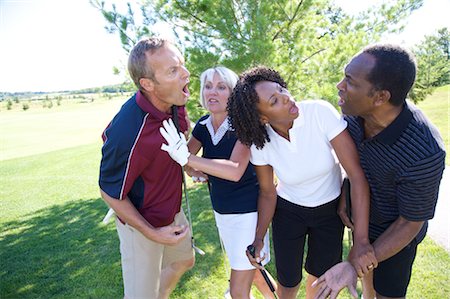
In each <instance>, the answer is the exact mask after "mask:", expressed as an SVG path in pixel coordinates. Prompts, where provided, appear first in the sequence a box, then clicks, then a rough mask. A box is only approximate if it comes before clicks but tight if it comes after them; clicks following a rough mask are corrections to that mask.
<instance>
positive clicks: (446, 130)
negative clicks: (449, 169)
mask: <svg viewBox="0 0 450 299" xmlns="http://www.w3.org/2000/svg"><path fill="white" fill-rule="evenodd" d="M417 106H418V107H420V108H421V109H422V110H423V111H424V112H425V114H426V115H427V116H428V117H429V118H430V120H431V121H432V122H433V123H434V124H435V125H436V127H437V128H438V129H439V132H440V133H441V135H442V138H443V139H444V143H445V149H446V152H447V156H446V158H445V164H446V165H450V155H449V153H450V151H449V150H450V139H449V136H450V124H449V117H450V85H446V86H442V87H439V88H437V89H436V90H435V92H434V93H433V94H432V95H430V96H428V97H427V98H426V99H425V100H424V101H422V102H419V103H418V105H417Z"/></svg>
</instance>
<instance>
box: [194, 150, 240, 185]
mask: <svg viewBox="0 0 450 299" xmlns="http://www.w3.org/2000/svg"><path fill="white" fill-rule="evenodd" d="M243 164H244V163H239V162H234V161H231V160H224V159H205V158H202V157H198V156H195V155H190V156H189V159H188V165H189V166H190V167H192V168H195V169H197V170H200V171H203V172H204V173H207V174H210V175H213V176H216V177H220V178H223V179H226V180H230V181H234V182H237V181H239V180H240V179H241V177H242V175H243V174H244V172H245V169H246V168H247V165H248V162H247V163H246V164H245V165H243Z"/></svg>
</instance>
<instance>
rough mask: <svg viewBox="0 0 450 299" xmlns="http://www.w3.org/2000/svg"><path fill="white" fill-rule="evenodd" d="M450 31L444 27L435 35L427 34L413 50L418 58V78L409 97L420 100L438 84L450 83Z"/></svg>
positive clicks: (416, 100)
mask: <svg viewBox="0 0 450 299" xmlns="http://www.w3.org/2000/svg"><path fill="white" fill-rule="evenodd" d="M449 49H450V32H449V30H448V29H447V28H442V29H439V30H438V31H437V33H436V34H434V35H428V36H425V40H424V41H423V42H422V43H420V44H419V45H417V46H416V47H415V48H414V50H413V52H414V54H415V56H416V59H417V78H416V83H415V85H414V88H413V90H412V91H411V92H410V94H409V97H410V98H411V99H412V100H413V101H414V102H418V101H421V100H423V99H425V97H426V96H427V95H429V94H431V93H432V92H433V91H434V89H435V88H436V87H438V86H444V85H446V84H449V83H450V53H449Z"/></svg>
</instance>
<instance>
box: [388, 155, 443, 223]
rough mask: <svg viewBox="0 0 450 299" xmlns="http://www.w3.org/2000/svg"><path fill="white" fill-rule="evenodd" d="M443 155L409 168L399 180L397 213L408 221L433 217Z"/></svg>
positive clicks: (424, 160)
mask: <svg viewBox="0 0 450 299" xmlns="http://www.w3.org/2000/svg"><path fill="white" fill-rule="evenodd" d="M444 160H445V153H444V152H442V151H441V152H439V153H437V154H435V155H433V156H431V157H428V158H426V159H423V160H421V161H419V162H417V163H415V164H414V165H413V166H411V167H409V168H408V169H407V170H406V171H405V172H404V173H403V174H402V176H401V177H400V178H399V186H398V189H397V198H398V206H399V213H400V215H401V216H402V217H404V218H405V219H407V220H409V221H425V220H428V219H431V218H433V217H434V212H435V208H436V203H437V199H438V194H439V185H440V182H441V178H442V174H443V171H444V167H445V166H444Z"/></svg>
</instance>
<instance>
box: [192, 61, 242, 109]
mask: <svg viewBox="0 0 450 299" xmlns="http://www.w3.org/2000/svg"><path fill="white" fill-rule="evenodd" d="M216 73H217V74H218V75H219V76H220V77H221V78H222V80H223V81H224V82H225V84H226V85H227V87H228V88H229V89H230V94H231V92H232V91H233V89H234V87H235V86H236V83H237V81H238V79H239V77H238V75H236V73H235V72H233V71H232V70H230V69H229V68H226V67H224V66H217V67H213V68H210V69H207V70H206V71H204V72H203V73H202V74H201V75H200V104H202V106H203V108H205V109H207V108H206V102H205V99H204V98H203V87H204V86H205V83H206V81H212V80H213V77H214V74H216Z"/></svg>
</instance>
